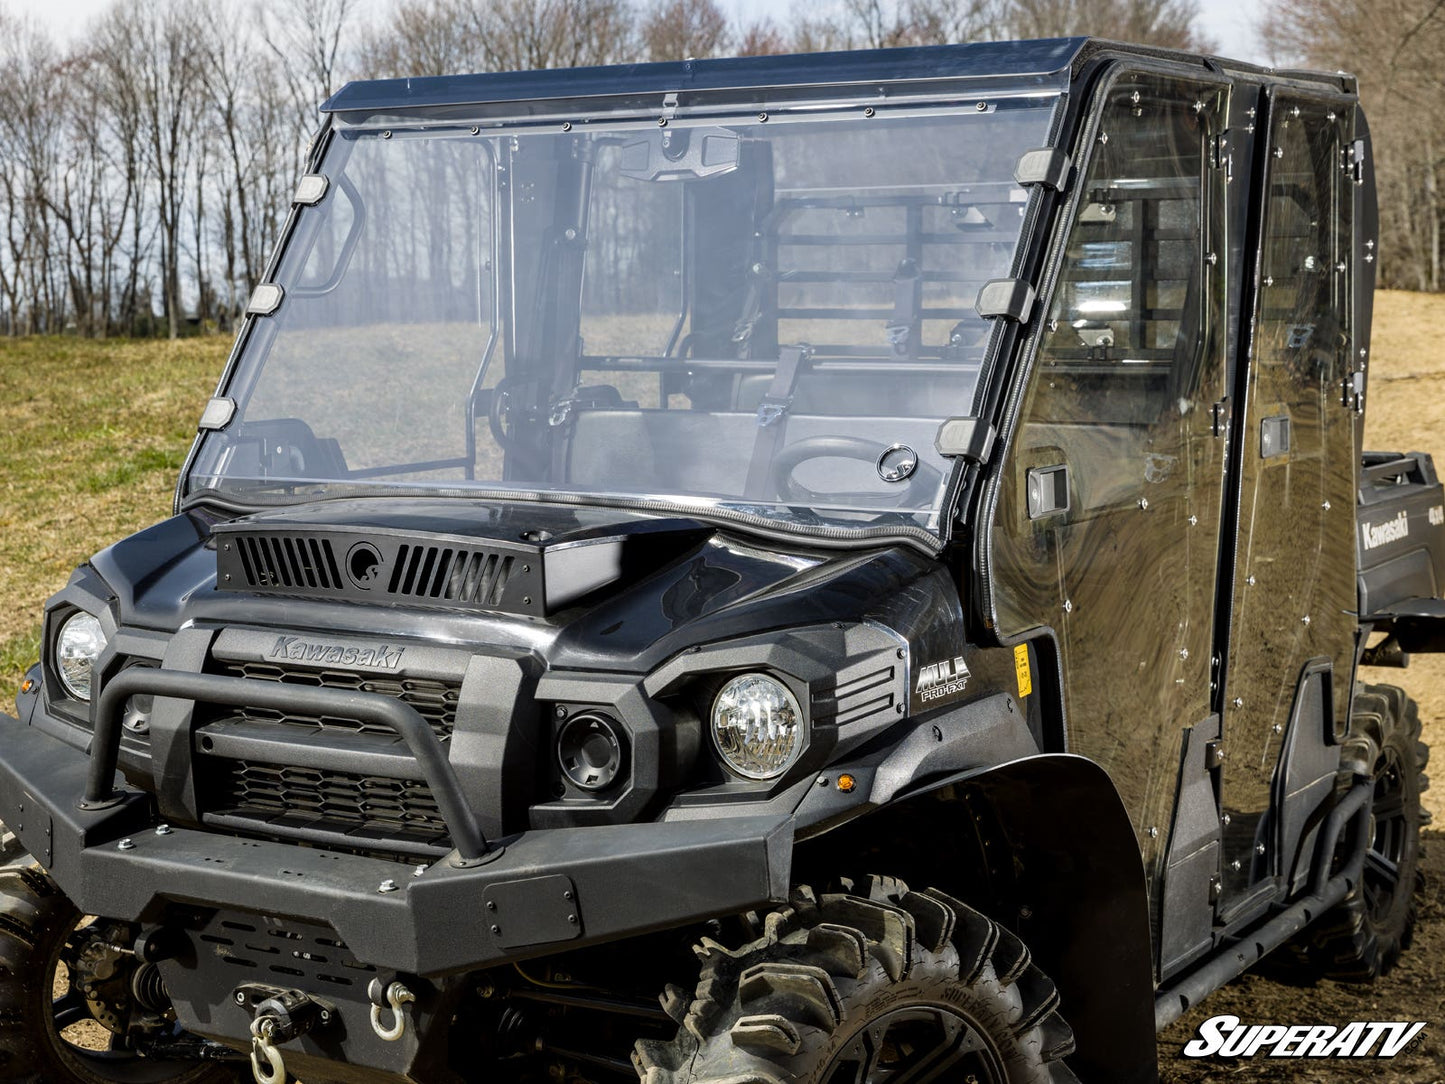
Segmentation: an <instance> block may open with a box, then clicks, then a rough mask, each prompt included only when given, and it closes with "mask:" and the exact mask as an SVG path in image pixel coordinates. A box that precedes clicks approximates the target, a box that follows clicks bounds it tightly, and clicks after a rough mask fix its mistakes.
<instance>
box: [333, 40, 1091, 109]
mask: <svg viewBox="0 0 1445 1084" xmlns="http://www.w3.org/2000/svg"><path fill="white" fill-rule="evenodd" d="M1089 40H1090V39H1088V38H1052V39H1045V40H1041V41H1002V42H981V43H977V44H970V45H930V46H919V47H915V48H908V49H869V50H861V51H853V52H836V53H800V54H793V55H788V56H755V57H736V58H724V59H717V60H684V61H667V62H664V63H652V64H616V65H611V66H608V67H596V68H555V69H550V70H544V71H522V72H489V73H485V74H481V75H434V76H425V77H420V78H409V79H374V80H366V81H360V82H354V83H348V84H347V85H346V86H344V87H342V88H341V89H340V90H339V91H337V92H336V93H335V94H334V95H332V97H331V98H330V100H329V101H327V102H326V104H325V105H324V106H322V109H323V110H324V111H325V112H328V113H344V112H359V113H371V112H380V111H387V112H390V111H393V110H409V109H423V110H425V109H436V108H445V107H449V106H453V107H454V106H466V105H477V104H481V103H484V102H487V103H495V102H523V101H539V100H545V99H577V98H591V97H602V96H606V95H613V94H626V95H634V96H635V95H646V94H654V93H655V94H665V93H668V92H671V91H714V90H737V89H744V88H750V87H794V88H796V87H807V86H816V87H844V86H856V85H867V84H877V83H899V82H911V81H933V80H939V79H954V78H963V77H993V78H1000V77H1004V78H1007V77H1017V78H1030V77H1033V78H1039V77H1044V76H1050V75H1055V76H1056V75H1058V73H1060V72H1063V71H1066V70H1067V69H1068V68H1069V67H1070V66H1071V65H1072V64H1073V63H1074V61H1075V59H1076V58H1077V57H1078V56H1079V54H1080V52H1081V51H1082V50H1083V48H1084V46H1085V45H1086V44H1087V43H1088V42H1089Z"/></svg>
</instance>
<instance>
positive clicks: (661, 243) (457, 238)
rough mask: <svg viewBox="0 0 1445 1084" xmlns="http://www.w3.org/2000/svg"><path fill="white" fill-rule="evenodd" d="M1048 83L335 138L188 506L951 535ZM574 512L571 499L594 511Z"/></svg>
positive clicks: (203, 451)
mask: <svg viewBox="0 0 1445 1084" xmlns="http://www.w3.org/2000/svg"><path fill="white" fill-rule="evenodd" d="M1057 100H1058V99H1057V98H1056V97H1053V96H1033V97H1018V98H1008V97H1003V98H1001V99H999V100H998V101H996V102H990V103H987V104H986V105H984V106H983V107H982V108H979V107H976V105H975V103H973V102H972V101H970V102H968V103H967V104H966V105H964V106H959V107H955V108H951V109H947V110H932V111H920V112H919V113H917V114H915V115H911V116H893V117H886V118H885V116H883V115H882V113H881V112H880V115H879V116H877V117H872V118H868V117H865V116H864V114H863V111H862V110H861V109H860V110H852V111H850V112H849V113H848V115H847V116H841V115H837V114H833V115H828V114H822V115H817V116H814V117H811V118H809V119H802V120H798V119H791V118H787V119H784V118H769V119H763V118H760V117H759V116H757V115H750V116H749V117H748V118H747V119H746V120H745V121H739V122H736V123H733V122H708V123H687V122H680V121H674V122H672V123H671V124H669V125H666V126H660V127H659V126H655V124H654V125H650V126H643V125H640V124H636V123H634V124H632V125H630V126H627V125H620V124H619V125H617V126H616V127H607V126H604V125H597V126H594V125H592V124H578V125H577V126H576V127H575V128H570V127H569V129H568V130H564V129H563V125H561V124H560V123H559V124H557V125H552V126H549V128H548V130H547V131H538V130H537V129H535V128H533V129H529V130H498V129H482V130H480V131H478V130H477V129H473V128H471V127H469V126H463V127H459V128H455V129H444V130H437V129H434V128H433V129H425V130H413V131H407V130H401V129H398V130H396V131H358V130H344V129H343V130H341V131H339V132H338V133H337V136H336V138H335V139H334V140H333V142H332V145H331V149H330V151H329V152H328V155H327V158H326V161H325V164H324V167H323V172H324V173H325V174H326V176H327V178H328V180H329V186H328V189H327V192H326V195H325V196H324V198H323V199H322V200H321V202H320V203H319V204H317V205H316V206H314V207H308V208H306V209H305V210H303V211H302V212H301V214H300V217H299V219H298V223H297V226H296V229H295V231H294V232H293V234H292V237H291V238H290V241H289V243H288V245H287V248H286V251H285V253H284V255H283V257H282V259H281V261H280V265H279V268H278V272H277V275H276V281H277V282H279V283H280V284H281V285H282V287H283V288H284V290H285V295H284V299H283V301H282V303H281V305H280V307H279V309H278V310H277V311H276V312H275V313H274V315H271V316H268V317H263V318H260V319H258V320H257V321H256V322H255V327H254V328H253V330H252V332H251V334H250V336H249V338H248V339H247V341H246V344H245V347H244V350H243V352H242V355H241V358H240V361H239V363H238V365H237V367H236V370H235V372H234V374H233V376H232V378H231V380H230V383H229V386H228V387H227V388H226V390H225V394H226V395H228V396H229V397H231V398H232V399H233V400H234V401H235V402H236V404H237V410H236V413H235V416H234V418H233V420H232V421H231V422H230V424H229V425H228V426H227V427H226V428H225V429H224V430H221V431H218V432H214V433H210V434H208V435H207V436H206V438H205V439H204V441H203V442H202V445H201V448H200V452H199V454H198V455H197V457H196V460H195V463H194V465H193V467H192V471H191V474H190V476H189V478H188V481H187V492H188V494H190V495H192V496H195V495H198V494H203V493H206V492H214V493H218V494H219V495H221V496H224V497H226V498H229V499H231V500H233V501H240V502H243V503H250V504H264V503H274V502H278V501H297V500H312V499H316V498H317V497H322V496H340V495H357V494H362V495H364V494H367V493H391V492H398V491H403V492H405V491H413V490H422V491H432V492H447V493H452V492H470V491H486V492H489V493H495V492H503V493H514V494H516V495H518V496H526V497H530V498H534V499H536V498H540V499H548V498H549V497H552V496H554V495H558V494H570V495H580V496H581V497H582V498H584V499H585V498H586V497H588V496H589V495H590V496H594V497H597V498H606V499H607V500H609V501H613V500H618V499H623V500H626V499H638V500H648V501H654V502H665V503H673V504H682V505H691V506H698V505H711V506H715V507H718V508H727V509H730V510H732V511H733V512H743V513H747V514H752V515H758V516H764V517H769V518H774V519H778V518H781V519H788V520H792V521H794V522H796V523H800V524H805V525H811V526H816V525H826V526H830V527H853V528H863V527H868V526H876V525H890V524H892V525H908V526H927V525H929V524H930V522H931V521H932V520H933V518H934V517H935V514H936V509H937V506H938V503H939V501H940V496H941V493H942V490H943V488H944V484H945V476H946V474H947V472H948V463H947V462H946V461H944V460H943V459H941V458H940V457H938V456H937V455H936V453H935V452H934V448H933V441H934V435H935V433H936V431H937V428H938V424H939V422H940V421H941V420H942V419H944V418H948V417H951V416H954V415H959V414H967V413H969V412H970V408H971V406H972V403H973V398H974V392H975V389H976V385H977V381H978V376H979V372H980V369H981V367H982V364H983V362H984V355H985V352H986V349H987V347H988V343H989V340H990V324H989V322H988V321H985V320H982V319H980V318H979V316H978V315H977V313H976V312H975V310H974V303H975V300H976V298H977V294H978V290H979V287H980V286H981V285H982V284H983V283H985V282H987V281H988V280H990V279H996V278H1001V277H1005V276H1006V275H1007V274H1008V273H1009V270H1010V264H1011V261H1012V259H1013V255H1014V250H1015V247H1016V245H1017V243H1018V240H1019V232H1020V229H1021V226H1022V223H1023V221H1024V212H1025V206H1026V202H1027V194H1026V191H1025V190H1024V189H1022V188H1020V187H1018V186H1017V184H1016V183H1015V182H1014V180H1013V172H1014V167H1015V165H1016V163H1017V161H1018V158H1019V156H1020V155H1021V154H1022V153H1023V152H1024V151H1026V150H1029V149H1031V148H1033V147H1037V146H1041V145H1043V144H1044V143H1045V142H1046V139H1047V135H1048V131H1049V125H1050V120H1051V117H1052V113H1053V109H1054V107H1055V105H1056V104H1057ZM574 499H575V498H574Z"/></svg>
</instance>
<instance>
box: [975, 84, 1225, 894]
mask: <svg viewBox="0 0 1445 1084" xmlns="http://www.w3.org/2000/svg"><path fill="white" fill-rule="evenodd" d="M1099 93H1100V95H1101V98H1102V100H1101V102H1100V107H1099V108H1098V109H1097V110H1096V111H1095V112H1096V115H1097V117H1098V121H1097V126H1096V127H1094V128H1091V129H1090V130H1089V131H1086V132H1085V133H1084V137H1083V138H1084V140H1085V141H1086V142H1085V148H1086V149H1087V151H1088V153H1089V160H1088V164H1087V165H1086V166H1085V170H1084V175H1083V176H1082V177H1081V178H1080V179H1079V181H1078V182H1077V183H1078V184H1079V185H1080V188H1079V189H1078V190H1077V191H1076V194H1075V200H1076V202H1075V204H1074V209H1073V212H1072V214H1073V217H1072V221H1071V223H1070V224H1069V226H1068V235H1067V240H1066V242H1065V248H1064V253H1063V261H1062V265H1061V267H1060V271H1059V275H1058V279H1057V281H1056V283H1055V284H1054V285H1053V288H1052V290H1051V292H1050V293H1049V297H1048V300H1047V305H1048V309H1047V317H1046V320H1045V321H1044V327H1043V328H1042V329H1041V331H1040V332H1039V335H1040V338H1039V342H1038V346H1037V353H1036V356H1035V358H1034V361H1033V366H1032V371H1031V373H1030V375H1029V378H1028V381H1027V384H1026V386H1025V387H1024V389H1023V392H1022V398H1021V400H1020V402H1019V404H1018V413H1017V418H1018V421H1017V423H1016V424H1015V426H1014V427H1013V430H1012V432H1011V433H1009V434H1008V435H1007V439H1008V441H1009V445H1008V450H1007V453H1006V454H1005V456H1004V457H1003V459H1002V462H1001V463H1000V465H999V473H998V475H997V476H996V478H995V480H994V485H995V487H996V489H995V491H994V497H993V499H994V500H995V501H996V505H995V507H994V510H993V518H992V522H991V524H990V525H988V526H986V527H985V530H988V531H989V544H988V546H987V547H986V548H985V567H986V574H987V584H988V587H989V590H990V592H991V598H992V603H993V605H992V611H993V612H992V619H993V622H994V627H995V629H996V631H997V632H998V634H999V636H1000V637H1001V638H1002V639H1003V640H1004V642H1006V643H1007V642H1015V641H1017V640H1020V639H1024V638H1028V637H1038V638H1040V642H1041V643H1047V642H1049V640H1052V641H1053V643H1055V644H1056V645H1057V651H1058V653H1059V656H1060V658H1059V661H1060V663H1061V666H1060V671H1061V674H1062V680H1063V698H1064V704H1063V707H1064V711H1065V713H1066V716H1067V743H1068V748H1069V750H1070V751H1071V752H1074V753H1079V754H1082V755H1083V756H1086V757H1089V758H1091V759H1093V760H1094V761H1096V762H1098V763H1099V764H1100V765H1102V766H1103V767H1104V768H1105V769H1106V770H1107V771H1108V772H1109V774H1110V776H1111V777H1112V779H1113V781H1114V784H1115V786H1116V787H1117V788H1118V790H1119V793H1120V795H1121V797H1122V799H1123V801H1124V804H1125V806H1126V808H1127V809H1128V811H1129V814H1130V816H1131V817H1132V818H1133V822H1134V827H1135V829H1136V831H1137V833H1138V839H1139V845H1140V849H1141V852H1142V854H1143V857H1144V862H1145V868H1146V870H1147V872H1148V873H1149V876H1150V887H1151V891H1153V892H1155V893H1156V897H1155V898H1156V900H1157V898H1158V897H1157V891H1158V888H1159V883H1160V882H1161V880H1162V878H1163V875H1164V869H1165V861H1166V855H1167V853H1168V852H1167V849H1166V848H1167V845H1168V842H1169V837H1170V826H1171V819H1172V814H1173V810H1174V807H1175V798H1176V790H1177V783H1178V779H1179V771H1180V767H1179V766H1180V758H1181V751H1182V750H1183V748H1184V747H1185V746H1186V745H1187V744H1188V738H1189V736H1190V734H1191V732H1192V731H1193V730H1194V728H1195V726H1196V724H1199V723H1205V724H1208V729H1210V738H1211V739H1212V738H1213V737H1214V732H1213V727H1212V717H1211V713H1210V677H1211V675H1210V654H1211V646H1212V643H1213V635H1214V612H1215V598H1216V578H1217V570H1218V560H1219V540H1220V523H1221V506H1222V486H1223V475H1224V448H1225V444H1226V441H1225V439H1224V436H1223V433H1222V431H1221V429H1220V427H1219V425H1218V423H1217V419H1218V417H1219V414H1218V412H1217V411H1216V405H1217V404H1219V403H1220V401H1221V400H1222V399H1223V397H1224V365H1223V349H1224V347H1223V343H1224V340H1225V336H1224V335H1223V333H1222V330H1223V329H1222V324H1223V315H1222V314H1223V297H1224V291H1223V283H1224V272H1225V252H1224V246H1223V244H1222V238H1223V236H1224V229H1223V226H1224V223H1223V215H1224V211H1223V207H1224V199H1223V196H1224V184H1225V171H1224V170H1223V169H1221V168H1219V167H1218V164H1217V158H1218V155H1217V153H1216V151H1217V143H1216V139H1217V137H1218V135H1219V134H1220V131H1219V125H1220V123H1221V121H1222V118H1223V117H1224V116H1225V115H1226V113H1225V110H1226V107H1227V104H1228V102H1227V88H1226V87H1225V86H1224V85H1223V84H1220V83H1213V82H1210V81H1208V80H1206V79H1200V78H1197V77H1193V76H1190V77H1185V76H1178V75H1167V74H1163V73H1153V72H1127V71H1126V72H1122V73H1119V74H1117V75H1116V76H1115V77H1114V78H1113V79H1112V81H1111V82H1109V83H1108V84H1107V85H1106V86H1105V87H1104V88H1103V89H1102V90H1101V91H1100V92H1099ZM1207 819H1208V822H1209V824H1210V826H1211V827H1212V826H1213V825H1214V824H1216V823H1217V822H1216V820H1215V819H1214V816H1213V813H1212V810H1211V813H1210V816H1209V817H1208V818H1207ZM1215 847H1216V849H1215V850H1214V851H1209V850H1208V849H1207V848H1206V849H1204V850H1203V851H1201V852H1200V854H1201V857H1200V859H1199V860H1200V861H1204V862H1210V861H1213V862H1215V863H1217V859H1218V854H1217V843H1216V844H1215ZM1194 850H1198V848H1195V849H1194ZM1192 853H1194V852H1193V851H1191V854H1192ZM1206 880H1207V879H1206ZM1155 920H1156V922H1157V921H1158V912H1157V911H1156V912H1155Z"/></svg>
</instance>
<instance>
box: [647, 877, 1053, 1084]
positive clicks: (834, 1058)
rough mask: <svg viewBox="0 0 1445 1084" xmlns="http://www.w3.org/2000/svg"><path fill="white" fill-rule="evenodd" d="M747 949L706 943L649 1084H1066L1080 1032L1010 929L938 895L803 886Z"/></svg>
mask: <svg viewBox="0 0 1445 1084" xmlns="http://www.w3.org/2000/svg"><path fill="white" fill-rule="evenodd" d="M763 930H764V932H763V936H762V937H760V938H759V939H757V940H755V941H753V942H752V943H750V944H747V945H744V946H742V947H741V948H738V949H727V948H724V947H723V946H722V945H719V944H717V943H716V942H714V941H711V940H708V939H704V941H703V943H702V944H701V945H700V946H698V954H699V956H700V957H701V959H702V964H703V966H702V979H701V981H700V982H699V983H698V987H697V992H696V996H695V998H694V999H693V1000H692V1001H691V1003H690V1004H689V1003H687V1002H686V1001H685V1000H682V999H680V998H679V997H678V996H677V994H676V992H674V993H673V996H672V997H671V998H670V1000H671V1001H672V1003H673V1004H674V1005H675V1006H676V1008H677V1013H676V1015H678V1016H679V1017H681V1027H680V1029H679V1031H678V1035H677V1038H676V1039H674V1040H673V1041H671V1042H668V1043H655V1042H645V1041H644V1042H641V1043H638V1044H637V1048H636V1050H635V1052H634V1054H633V1063H634V1065H635V1066H636V1068H637V1071H638V1073H639V1075H641V1077H642V1078H643V1080H644V1081H645V1082H646V1084H684V1082H695V1084H704V1082H709V1081H716V1082H722V1081H727V1082H729V1084H782V1082H784V1081H787V1082H794V1081H796V1082H798V1084H881V1082H884V1081H887V1082H890V1084H923V1082H925V1081H973V1082H976V1084H1065V1082H1073V1081H1075V1080H1076V1078H1075V1077H1074V1075H1073V1073H1072V1072H1070V1071H1069V1069H1068V1068H1067V1067H1066V1066H1065V1064H1064V1062H1063V1060H1062V1059H1063V1058H1064V1057H1065V1056H1066V1055H1067V1054H1069V1053H1071V1052H1072V1051H1073V1049H1074V1037H1073V1032H1072V1031H1071V1030H1070V1028H1069V1026H1068V1025H1067V1024H1066V1023H1065V1022H1064V1020H1063V1018H1062V1017H1061V1016H1060V1015H1059V1012H1058V1006H1059V995H1058V992H1057V991H1056V990H1055V988H1054V984H1053V983H1052V982H1051V981H1049V979H1048V978H1047V977H1045V976H1044V974H1043V973H1042V972H1041V971H1040V970H1039V969H1038V968H1037V967H1035V966H1034V965H1033V963H1032V961H1031V959H1030V957H1029V952H1028V949H1027V948H1025V947H1024V945H1023V943H1022V942H1021V941H1020V940H1019V939H1018V938H1017V937H1015V936H1014V935H1013V934H1012V933H1011V932H1009V931H1008V930H1005V929H1004V928H1003V927H1001V926H999V925H997V924H996V923H994V922H993V921H991V920H990V919H989V918H987V917H986V916H984V915H982V914H980V913H979V912H977V911H975V910H973V909H972V908H970V907H968V906H967V905H965V904H963V903H960V902H959V901H957V900H955V899H952V898H950V897H949V896H946V895H944V894H943V893H942V892H939V891H937V890H934V889H928V890H926V891H924V892H912V891H910V890H909V889H908V887H907V886H906V885H904V884H903V883H902V882H900V881H897V880H895V879H892V878H878V877H874V878H869V880H868V881H867V882H866V883H865V884H863V885H861V886H858V888H857V890H856V891H853V890H849V891H844V892H839V893H831V894H826V895H822V896H817V895H815V894H814V893H813V892H812V891H811V890H810V889H808V888H801V889H799V890H797V891H796V892H795V893H794V895H793V899H792V902H791V903H790V904H789V905H788V906H787V907H784V908H781V909H780V910H777V911H774V912H772V913H771V914H769V915H767V916H766V917H765V919H764V926H763Z"/></svg>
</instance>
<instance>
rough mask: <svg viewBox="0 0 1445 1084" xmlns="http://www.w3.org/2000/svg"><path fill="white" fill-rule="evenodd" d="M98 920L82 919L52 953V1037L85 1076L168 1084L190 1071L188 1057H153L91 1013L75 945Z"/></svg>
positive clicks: (49, 983)
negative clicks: (77, 980)
mask: <svg viewBox="0 0 1445 1084" xmlns="http://www.w3.org/2000/svg"><path fill="white" fill-rule="evenodd" d="M92 925H93V923H92V922H91V921H89V920H87V919H81V920H80V921H79V922H77V923H76V925H75V926H74V927H73V928H72V929H71V931H70V932H69V933H68V934H67V935H66V937H65V939H64V940H63V941H61V942H60V944H58V945H57V946H56V948H55V951H54V952H52V953H51V957H50V964H49V967H48V968H47V969H46V975H45V982H46V985H45V988H46V989H48V990H50V992H51V1003H50V1020H51V1028H50V1040H51V1042H52V1043H53V1044H54V1046H55V1049H56V1052H57V1053H58V1054H59V1055H60V1058H61V1060H62V1061H63V1062H65V1063H66V1065H68V1066H69V1067H70V1068H71V1069H72V1070H73V1071H75V1072H76V1074H77V1075H78V1076H79V1077H80V1079H82V1080H84V1079H87V1078H89V1079H99V1080H102V1081H114V1082H116V1084H163V1082H166V1081H175V1080H177V1079H178V1078H180V1077H182V1076H184V1075H185V1074H187V1073H189V1072H190V1071H191V1070H192V1068H193V1066H190V1065H187V1064H186V1063H184V1062H176V1061H165V1060H162V1059H160V1058H148V1057H144V1056H142V1055H141V1054H140V1053H139V1052H138V1051H136V1050H135V1049H133V1048H131V1047H130V1046H129V1045H128V1043H127V1041H126V1040H125V1039H124V1038H122V1037H121V1036H119V1035H116V1034H115V1033H114V1032H112V1031H110V1030H108V1029H107V1028H105V1027H104V1026H103V1025H101V1024H100V1023H99V1022H98V1021H97V1020H96V1019H95V1017H94V1016H93V1015H92V1014H91V1011H90V1007H89V1005H88V1003H87V1001H86V998H85V994H84V993H83V992H82V991H81V990H80V989H79V988H78V987H77V986H76V985H74V984H73V983H72V981H71V976H72V975H74V974H75V973H76V971H75V967H74V962H75V958H76V957H75V952H76V945H77V943H78V941H79V940H80V938H81V935H83V934H84V933H85V932H86V931H87V930H88V929H89V928H90V927H91V926H92Z"/></svg>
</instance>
